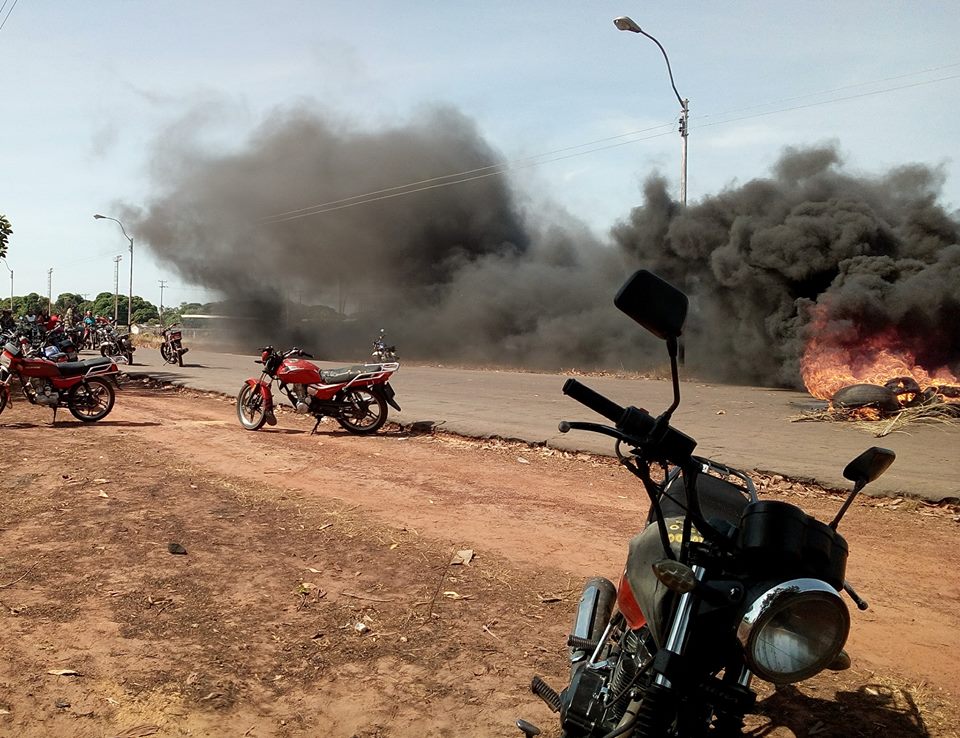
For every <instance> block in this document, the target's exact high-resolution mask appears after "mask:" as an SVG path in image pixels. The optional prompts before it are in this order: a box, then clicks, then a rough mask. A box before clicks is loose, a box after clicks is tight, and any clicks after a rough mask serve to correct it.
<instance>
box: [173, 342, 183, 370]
mask: <svg viewBox="0 0 960 738" xmlns="http://www.w3.org/2000/svg"><path fill="white" fill-rule="evenodd" d="M174 350H175V351H176V352H177V364H178V365H180V366H183V351H181V350H180V346H179V345H178V346H177V347H176V349H174Z"/></svg>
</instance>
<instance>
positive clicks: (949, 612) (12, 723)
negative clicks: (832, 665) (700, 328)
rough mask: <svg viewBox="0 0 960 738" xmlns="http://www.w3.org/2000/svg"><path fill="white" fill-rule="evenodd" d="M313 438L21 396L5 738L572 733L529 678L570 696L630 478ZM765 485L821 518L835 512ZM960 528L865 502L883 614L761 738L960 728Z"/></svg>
mask: <svg viewBox="0 0 960 738" xmlns="http://www.w3.org/2000/svg"><path fill="white" fill-rule="evenodd" d="M311 426H312V421H310V422H309V423H308V422H307V421H306V420H304V419H303V418H302V417H298V416H295V415H292V414H287V413H284V414H281V415H280V423H279V425H278V426H277V427H276V428H268V429H265V430H263V431H260V432H257V433H248V432H246V431H244V430H242V429H241V428H240V426H239V424H238V423H237V422H236V418H235V414H234V408H233V406H232V405H231V404H230V401H229V400H225V399H224V398H221V397H217V396H214V395H203V394H200V393H196V392H189V391H178V390H173V389H158V388H155V387H151V386H148V385H144V384H140V383H137V384H133V383H127V384H126V385H125V389H123V390H122V391H121V392H120V393H119V394H118V399H117V405H116V408H115V409H114V411H113V413H112V414H111V415H110V416H109V417H108V418H106V419H105V420H104V421H101V422H100V423H96V424H93V425H89V426H88V425H83V424H81V423H79V422H77V421H75V420H74V419H73V418H72V417H71V416H69V415H67V414H66V413H61V414H60V416H59V420H58V422H57V425H56V427H51V425H50V412H49V411H48V410H46V409H43V408H39V407H34V406H30V405H28V404H26V403H25V402H23V401H19V402H16V403H15V404H14V405H13V406H12V407H8V408H7V409H6V411H5V412H4V413H3V415H2V416H0V428H2V430H0V432H2V433H3V435H4V438H5V441H6V442H5V443H4V444H3V447H2V448H0V472H2V475H3V479H4V480H5V482H6V484H5V488H6V490H7V491H6V494H5V495H4V497H3V498H2V499H3V501H2V503H0V735H4V736H27V737H30V736H53V735H76V736H91V737H93V736H97V737H98V738H99V737H102V736H109V737H112V736H127V737H128V738H129V737H131V736H146V735H163V736H188V735H189V736H258V737H264V736H308V735H309V736H314V735H328V736H357V737H361V736H362V737H365V738H370V737H372V736H409V737H413V736H458V737H459V736H464V735H469V736H519V735H520V733H519V731H517V730H516V729H515V728H514V727H513V720H514V719H515V718H516V717H518V716H522V717H526V718H527V719H529V720H532V721H533V722H535V723H538V724H540V725H541V727H543V728H544V729H545V735H557V729H556V726H555V724H554V720H553V719H552V717H553V716H551V715H550V713H549V711H548V710H547V708H546V707H545V706H544V705H543V704H542V703H541V702H540V701H539V700H538V699H536V698H535V697H533V696H532V695H531V694H530V692H529V688H528V685H529V680H530V678H531V676H532V675H533V674H541V675H543V676H544V677H545V678H547V679H548V681H551V682H552V683H553V684H554V685H556V686H561V685H562V683H563V681H562V680H563V674H564V672H565V669H566V667H565V648H564V643H565V640H566V634H567V633H568V630H569V627H570V625H571V622H572V617H573V610H574V607H575V604H576V601H577V598H578V596H579V588H580V586H581V584H582V582H583V580H584V579H586V578H587V577H589V576H592V575H594V574H602V575H605V576H608V577H610V578H613V579H614V580H615V579H616V577H617V575H618V574H619V570H620V568H621V567H622V565H623V560H624V556H625V552H626V544H627V541H628V540H629V538H630V537H631V536H632V535H633V534H634V533H635V532H636V530H637V528H638V527H639V525H640V521H641V520H642V517H643V516H644V515H645V513H646V504H645V503H644V499H643V497H642V494H641V493H640V490H639V489H638V488H637V486H636V484H635V483H634V481H633V480H632V477H630V476H629V475H628V474H627V473H626V472H624V471H623V470H621V469H619V468H618V467H617V465H616V464H615V462H613V461H612V460H610V459H606V458H597V457H593V456H589V455H586V454H569V453H563V452H559V451H553V450H550V449H545V448H531V447H528V446H524V445H521V444H513V443H501V442H492V441H486V442H479V441H473V440H469V439H463V438H459V437H454V436H450V435H443V434H438V435H421V436H411V435H408V434H405V433H403V432H401V431H400V430H398V429H396V428H393V429H389V430H387V432H383V433H381V434H378V435H376V436H374V437H370V438H360V437H356V436H350V435H348V434H347V433H345V432H344V431H342V430H341V429H340V428H339V427H338V426H336V425H335V424H334V423H332V422H327V423H324V424H322V425H321V431H320V432H319V433H318V434H317V435H314V436H310V435H308V431H309V429H310V427H311ZM846 461H848V459H837V464H838V466H842V464H844V463H845V462H846ZM765 488H766V489H764V490H763V491H762V492H761V494H763V495H764V496H767V497H772V498H775V499H776V498H779V499H788V500H790V501H791V502H794V503H796V504H800V505H801V506H803V507H804V508H805V509H806V510H807V511H808V512H811V513H813V514H816V515H817V516H818V517H820V518H821V519H823V518H827V519H829V516H831V515H832V513H833V512H835V510H836V509H837V506H838V505H839V502H840V499H841V498H840V497H839V496H838V495H836V494H835V493H830V492H827V491H824V490H821V489H818V488H814V487H811V486H809V485H801V484H798V483H791V482H789V481H787V480H782V479H777V478H774V479H769V478H768V479H766V484H765ZM958 521H960V515H958V511H957V510H956V509H955V508H950V507H943V506H940V507H936V506H931V505H926V504H923V503H919V502H916V501H912V500H903V501H900V502H895V501H891V500H876V499H870V498H861V499H860V500H859V501H858V502H856V503H854V505H853V508H852V509H851V510H850V512H849V513H848V514H847V517H846V519H845V520H844V523H843V532H844V534H845V535H846V537H847V539H848V541H849V543H850V550H851V555H850V562H849V569H848V576H849V578H850V580H851V581H852V582H853V583H854V585H855V586H856V587H857V589H858V591H859V592H860V594H861V595H862V596H863V597H864V598H865V599H867V600H868V601H869V602H870V605H871V609H870V610H869V611H867V612H865V613H861V612H859V611H856V610H854V611H853V614H852V618H853V623H854V624H853V630H852V634H851V639H850V642H849V644H848V651H849V652H850V653H851V655H852V656H853V659H854V666H853V668H852V669H850V670H849V671H846V672H841V673H839V674H832V673H831V674H826V675H820V676H818V677H816V678H814V679H812V680H810V681H809V682H805V683H803V684H801V685H798V686H797V687H795V688H787V689H783V688H781V689H780V690H778V691H776V692H774V691H773V690H772V688H766V687H764V688H762V689H761V701H760V704H759V712H760V713H761V714H760V716H759V717H756V718H753V719H752V722H751V726H752V728H753V730H754V734H755V735H771V736H776V737H779V736H790V735H798V736H806V735H821V736H830V735H844V736H850V735H864V736H875V735H884V736H891V737H894V738H900V737H908V736H909V737H911V738H913V737H917V738H919V736H924V735H932V736H956V735H957V725H958V724H960V709H958V707H957V704H958V703H960V662H958V659H957V658H956V649H957V646H958V644H960V639H958V637H957V626H958V622H960V615H958V607H957V605H958V602H960V582H958V580H957V577H956V571H957V570H958V563H960V561H958V559H960V554H958V551H957V546H956V537H957V533H958V532H960V527H958ZM171 543H179V544H181V545H182V546H183V547H184V548H185V549H186V552H187V553H186V555H176V554H172V553H171V552H170V551H169V548H168V546H169V544H171ZM464 548H470V549H474V550H475V552H476V558H475V559H474V560H473V561H472V562H471V563H470V565H468V566H451V565H450V564H449V562H450V560H451V558H452V557H453V554H454V553H455V552H456V551H457V550H459V549H464ZM358 624H362V626H363V627H361V629H360V630H363V632H360V630H358ZM364 628H365V630H364ZM62 670H70V671H71V672H76V673H75V674H67V675H58V674H56V673H52V672H57V671H62Z"/></svg>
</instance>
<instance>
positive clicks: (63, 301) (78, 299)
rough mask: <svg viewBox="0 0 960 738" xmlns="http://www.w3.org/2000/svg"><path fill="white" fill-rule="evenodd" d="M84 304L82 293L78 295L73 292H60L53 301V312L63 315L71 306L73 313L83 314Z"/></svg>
mask: <svg viewBox="0 0 960 738" xmlns="http://www.w3.org/2000/svg"><path fill="white" fill-rule="evenodd" d="M84 304H86V300H84V299H83V295H78V294H76V293H74V292H64V293H62V294H61V295H60V296H59V297H58V298H57V300H56V302H54V303H53V312H55V313H59V314H60V315H63V314H64V313H65V312H67V308H71V307H72V308H73V312H74V313H75V314H79V315H83V306H84Z"/></svg>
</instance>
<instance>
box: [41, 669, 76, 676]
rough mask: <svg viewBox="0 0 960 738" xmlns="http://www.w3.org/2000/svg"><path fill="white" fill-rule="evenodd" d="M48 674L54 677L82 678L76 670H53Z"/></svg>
mask: <svg viewBox="0 0 960 738" xmlns="http://www.w3.org/2000/svg"><path fill="white" fill-rule="evenodd" d="M47 674H53V675H54V676H80V672H79V671H76V670H74V669H51V670H50V671H48V672H47Z"/></svg>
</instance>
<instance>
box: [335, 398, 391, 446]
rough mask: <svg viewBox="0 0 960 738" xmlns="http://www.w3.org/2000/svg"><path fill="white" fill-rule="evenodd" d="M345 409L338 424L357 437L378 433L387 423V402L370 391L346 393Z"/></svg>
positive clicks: (338, 419)
mask: <svg viewBox="0 0 960 738" xmlns="http://www.w3.org/2000/svg"><path fill="white" fill-rule="evenodd" d="M341 401H342V402H343V403H344V408H343V409H342V410H341V411H340V416H339V417H338V418H337V422H338V423H340V425H341V426H342V427H343V428H345V429H346V430H348V431H350V432H351V433H356V434H357V435H366V434H368V433H376V432H377V431H378V430H380V428H382V427H383V424H384V423H386V422H387V402H386V400H384V399H383V397H381V396H380V395H375V394H374V393H373V392H371V391H370V390H365V389H356V390H348V391H347V392H346V393H344V395H343V397H342V398H341Z"/></svg>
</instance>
